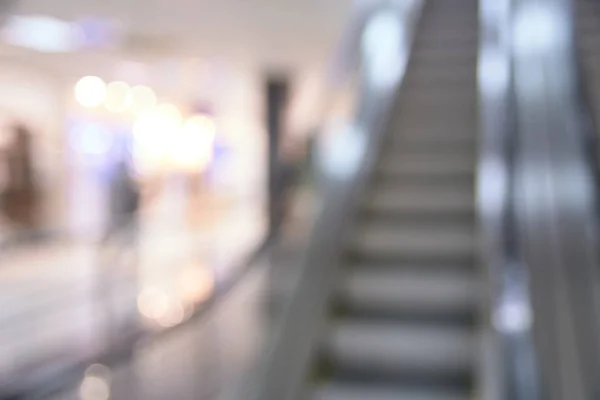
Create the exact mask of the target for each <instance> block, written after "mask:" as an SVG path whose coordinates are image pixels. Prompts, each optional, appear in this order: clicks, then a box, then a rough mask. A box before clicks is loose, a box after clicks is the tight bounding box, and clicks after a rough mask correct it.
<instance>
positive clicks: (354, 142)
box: [319, 125, 367, 180]
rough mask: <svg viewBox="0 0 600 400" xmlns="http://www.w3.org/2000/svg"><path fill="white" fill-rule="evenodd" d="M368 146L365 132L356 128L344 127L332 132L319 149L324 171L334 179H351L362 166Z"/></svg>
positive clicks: (351, 126)
mask: <svg viewBox="0 0 600 400" xmlns="http://www.w3.org/2000/svg"><path fill="white" fill-rule="evenodd" d="M366 144H367V143H366V138H365V134H364V132H363V131H362V130H361V129H359V128H358V127H356V126H353V125H349V126H344V127H342V128H339V129H336V130H334V131H332V132H331V133H329V134H327V135H326V136H325V139H324V142H323V143H322V145H321V146H320V147H319V159H320V162H321V164H322V165H323V169H324V170H325V172H326V173H327V174H328V175H330V176H332V177H333V178H336V179H340V180H346V179H349V178H350V177H351V176H353V175H354V174H355V173H356V172H357V171H358V170H359V168H360V166H361V165H362V161H363V158H364V155H365V151H366Z"/></svg>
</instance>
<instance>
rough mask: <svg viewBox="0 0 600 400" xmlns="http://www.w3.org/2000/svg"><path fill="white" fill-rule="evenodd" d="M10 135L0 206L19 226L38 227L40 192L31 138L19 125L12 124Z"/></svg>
mask: <svg viewBox="0 0 600 400" xmlns="http://www.w3.org/2000/svg"><path fill="white" fill-rule="evenodd" d="M10 130H11V133H12V135H11V137H10V139H9V141H8V145H7V146H6V148H5V149H6V150H5V154H4V155H3V157H2V159H4V168H3V169H4V170H5V173H4V174H5V178H4V184H3V190H2V192H1V194H0V208H1V209H2V212H3V213H4V214H5V215H6V217H8V219H9V221H10V222H11V223H12V224H14V225H16V226H17V228H19V229H34V228H37V227H39V222H40V221H39V218H40V215H39V214H40V212H39V210H40V204H39V203H40V191H39V188H38V185H37V183H36V181H35V173H34V168H33V162H32V160H33V156H32V151H33V149H32V138H31V133H30V131H29V129H27V128H26V127H25V126H23V125H21V124H15V125H13V126H12V127H11V129H10Z"/></svg>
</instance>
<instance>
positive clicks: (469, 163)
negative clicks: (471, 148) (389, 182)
mask: <svg viewBox="0 0 600 400" xmlns="http://www.w3.org/2000/svg"><path fill="white" fill-rule="evenodd" d="M474 169H475V159H474V155H473V154H469V153H467V152H464V153H463V152H461V153H446V154H443V153H442V154H435V152H431V153H429V154H427V153H420V154H415V153H412V154H403V155H402V156H401V157H400V156H398V155H396V154H394V155H393V156H391V155H388V156H387V157H385V158H384V160H383V162H381V163H380V167H379V168H378V171H379V172H380V173H383V174H389V175H393V176H399V177H401V176H405V175H435V176H446V177H447V176H456V175H459V176H460V175H467V176H473V171H474Z"/></svg>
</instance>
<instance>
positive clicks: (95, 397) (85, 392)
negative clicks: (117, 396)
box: [79, 376, 110, 400]
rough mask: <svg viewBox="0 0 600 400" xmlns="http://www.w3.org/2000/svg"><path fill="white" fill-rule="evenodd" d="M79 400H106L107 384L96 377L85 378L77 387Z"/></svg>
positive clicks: (107, 396)
mask: <svg viewBox="0 0 600 400" xmlns="http://www.w3.org/2000/svg"><path fill="white" fill-rule="evenodd" d="M79 397H80V398H81V400H108V399H109V398H110V387H109V385H108V383H107V382H106V381H105V380H104V379H102V378H100V377H97V376H86V377H85V378H84V379H83V382H81V386H79Z"/></svg>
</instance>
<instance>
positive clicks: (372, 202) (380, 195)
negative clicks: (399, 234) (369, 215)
mask: <svg viewBox="0 0 600 400" xmlns="http://www.w3.org/2000/svg"><path fill="white" fill-rule="evenodd" d="M364 207H365V208H367V209H369V210H373V211H377V212H379V213H386V212H387V213H390V214H397V213H407V214H423V213H431V214H434V215H437V214H457V215H465V214H469V215H470V214H472V213H473V210H474V207H475V199H474V195H473V187H472V185H468V186H465V185H462V186H461V185H457V184H445V185H442V184H435V185H425V184H392V183H390V182H388V181H386V182H383V183H379V184H377V185H376V186H375V187H374V188H373V189H372V191H371V193H370V195H369V196H368V197H367V199H366V200H365V202H364Z"/></svg>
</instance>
